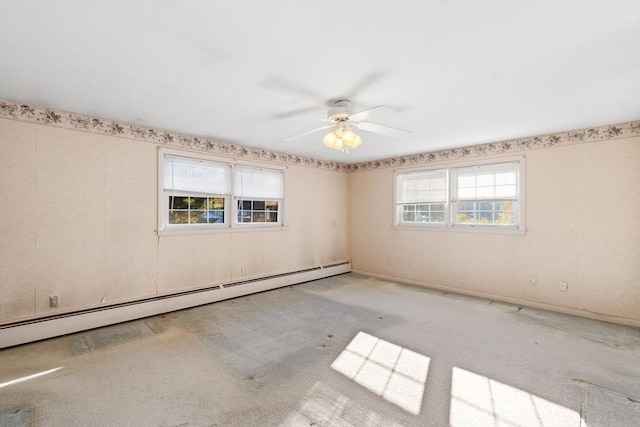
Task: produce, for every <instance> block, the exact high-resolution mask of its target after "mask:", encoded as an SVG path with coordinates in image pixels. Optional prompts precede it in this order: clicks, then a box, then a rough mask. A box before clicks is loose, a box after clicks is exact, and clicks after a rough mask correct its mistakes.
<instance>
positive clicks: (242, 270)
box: [240, 267, 247, 277]
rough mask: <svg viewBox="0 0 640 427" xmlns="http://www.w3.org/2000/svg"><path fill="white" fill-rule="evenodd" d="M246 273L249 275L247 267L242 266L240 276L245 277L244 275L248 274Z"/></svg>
mask: <svg viewBox="0 0 640 427" xmlns="http://www.w3.org/2000/svg"><path fill="white" fill-rule="evenodd" d="M246 275H247V269H246V268H244V267H242V268H241V269H240V276H243V277H244V276H246Z"/></svg>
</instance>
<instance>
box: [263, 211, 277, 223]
mask: <svg viewBox="0 0 640 427" xmlns="http://www.w3.org/2000/svg"><path fill="white" fill-rule="evenodd" d="M266 221H267V222H278V212H267V217H266Z"/></svg>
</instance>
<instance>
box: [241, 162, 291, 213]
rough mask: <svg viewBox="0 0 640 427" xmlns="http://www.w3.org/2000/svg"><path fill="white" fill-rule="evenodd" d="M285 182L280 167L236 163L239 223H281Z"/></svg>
mask: <svg viewBox="0 0 640 427" xmlns="http://www.w3.org/2000/svg"><path fill="white" fill-rule="evenodd" d="M283 182H284V174H283V172H282V171H281V170H276V169H266V168H259V167H253V166H244V165H242V166H236V168H235V180H234V195H235V197H236V202H237V209H236V221H237V223H239V224H243V223H244V224H246V223H271V224H279V223H281V221H280V218H281V215H280V207H281V205H282V198H283V193H284V186H283Z"/></svg>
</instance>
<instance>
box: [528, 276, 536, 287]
mask: <svg viewBox="0 0 640 427" xmlns="http://www.w3.org/2000/svg"><path fill="white" fill-rule="evenodd" d="M529 284H530V285H531V286H538V278H537V277H536V276H531V277H529Z"/></svg>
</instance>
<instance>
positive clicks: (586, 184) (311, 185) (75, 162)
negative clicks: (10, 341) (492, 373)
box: [0, 119, 640, 323]
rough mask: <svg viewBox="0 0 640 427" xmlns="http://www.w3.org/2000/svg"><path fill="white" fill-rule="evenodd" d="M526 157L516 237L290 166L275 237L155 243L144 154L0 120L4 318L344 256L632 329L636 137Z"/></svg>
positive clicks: (637, 232) (639, 227) (369, 174)
mask: <svg viewBox="0 0 640 427" xmlns="http://www.w3.org/2000/svg"><path fill="white" fill-rule="evenodd" d="M525 154H526V158H527V172H526V191H527V193H526V202H527V204H526V220H527V223H526V226H527V232H526V233H525V234H524V235H503V234H486V233H464V232H455V231H428V230H406V229H394V228H393V170H392V169H378V170H373V171H366V172H357V173H351V174H345V173H341V172H331V171H327V170H322V169H314V168H307V167H300V166H288V167H287V172H286V189H285V191H286V196H285V197H286V199H285V223H286V227H285V228H284V229H282V230H278V231H273V230H270V231H241V232H230V231H227V232H218V233H212V234H199V235H164V236H160V237H159V236H158V235H157V233H156V231H155V230H156V227H157V146H156V145H155V144H152V143H148V142H140V141H133V140H130V139H123V138H117V137H112V136H103V135H96V134H90V133H86V132H79V131H73V130H66V129H62V128H57V127H52V126H44V125H38V124H31V123H25V122H20V121H14V120H6V119H0V323H1V322H11V321H15V320H22V319H29V318H34V317H39V316H43V315H47V314H53V313H55V312H57V310H52V309H50V308H49V295H59V296H60V305H61V307H60V309H59V310H62V311H67V310H75V309H81V308H88V307H96V306H100V305H101V304H103V301H104V303H114V302H121V301H129V300H134V299H138V298H142V297H148V296H154V295H159V294H165V293H172V292H176V291H181V290H186V289H193V288H199V287H204V286H209V285H213V284H217V283H223V282H229V281H234V280H238V279H240V278H241V275H240V272H241V269H243V268H244V269H246V275H245V276H244V277H242V278H250V277H260V276H267V275H271V274H277V273H282V272H288V271H294V270H299V269H304V268H309V267H313V266H317V265H321V264H326V263H330V262H332V261H334V260H338V261H341V260H347V259H351V260H352V262H353V268H354V270H356V271H361V272H365V273H369V274H374V275H379V276H388V277H392V278H397V279H399V280H406V281H410V282H414V283H418V284H425V285H434V286H440V287H443V288H447V289H452V290H457V291H461V292H467V293H472V294H478V295H486V296H490V297H494V298H496V299H504V300H510V301H521V302H523V303H529V304H534V305H535V304H541V305H543V306H547V307H550V308H555V309H559V310H565V309H566V310H576V311H579V312H582V313H583V314H586V315H590V314H595V315H603V316H605V318H608V319H610V320H615V321H621V322H626V323H628V322H629V321H631V323H633V322H636V323H638V322H640V215H638V212H639V211H640V138H637V137H636V138H627V139H617V140H610V141H606V142H593V143H584V144H577V145H570V146H562V147H555V148H547V149H538V150H531V151H527V152H526V153H525ZM510 155H512V154H510ZM431 165H433V164H430V166H431ZM349 218H350V219H349ZM531 275H535V276H536V277H537V279H538V284H537V286H531V285H530V284H529V278H530V276H531ZM561 280H564V281H567V282H568V283H569V291H568V292H566V293H563V292H560V291H559V282H560V281H561Z"/></svg>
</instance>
